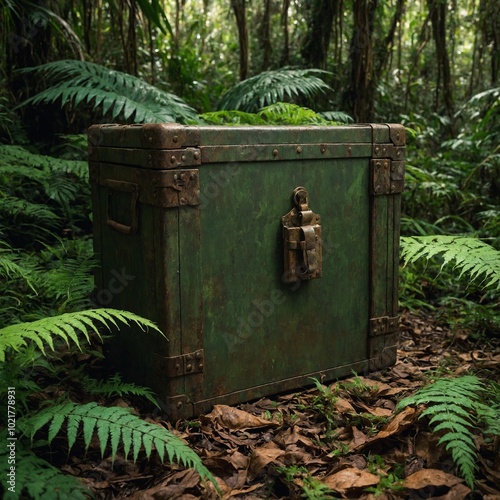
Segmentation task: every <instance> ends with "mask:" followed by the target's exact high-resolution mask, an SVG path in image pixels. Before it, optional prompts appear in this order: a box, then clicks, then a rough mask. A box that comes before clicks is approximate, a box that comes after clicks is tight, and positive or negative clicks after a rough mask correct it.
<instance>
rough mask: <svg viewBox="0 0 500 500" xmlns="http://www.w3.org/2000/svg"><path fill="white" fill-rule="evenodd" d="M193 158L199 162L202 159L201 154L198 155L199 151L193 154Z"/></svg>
mask: <svg viewBox="0 0 500 500" xmlns="http://www.w3.org/2000/svg"><path fill="white" fill-rule="evenodd" d="M193 158H194V159H195V160H199V159H200V153H198V151H195V152H194V153H193Z"/></svg>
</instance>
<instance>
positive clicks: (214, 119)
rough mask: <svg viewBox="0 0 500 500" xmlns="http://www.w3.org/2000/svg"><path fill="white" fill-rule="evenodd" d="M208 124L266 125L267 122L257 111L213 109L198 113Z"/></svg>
mask: <svg viewBox="0 0 500 500" xmlns="http://www.w3.org/2000/svg"><path fill="white" fill-rule="evenodd" d="M198 118H199V119H200V120H202V121H203V122H204V123H206V124H208V125H265V124H266V122H265V121H264V120H263V119H262V118H260V117H259V116H258V115H256V114H255V113H245V112H244V111H237V110H222V111H211V112H208V113H203V114H202V115H198Z"/></svg>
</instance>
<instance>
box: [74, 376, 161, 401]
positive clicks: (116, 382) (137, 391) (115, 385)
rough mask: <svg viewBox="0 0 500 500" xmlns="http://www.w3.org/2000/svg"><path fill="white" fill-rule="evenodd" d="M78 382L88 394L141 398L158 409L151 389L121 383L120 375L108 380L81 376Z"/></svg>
mask: <svg viewBox="0 0 500 500" xmlns="http://www.w3.org/2000/svg"><path fill="white" fill-rule="evenodd" d="M80 382H81V384H82V386H83V388H84V389H85V391H86V392H88V393H89V394H94V395H103V396H106V397H110V396H113V395H116V396H125V395H130V394H132V395H134V396H142V397H145V398H146V399H148V400H149V401H150V402H151V403H153V404H154V405H155V406H156V407H157V408H159V406H158V403H157V402H156V399H155V398H154V393H153V391H151V389H148V388H147V387H141V386H138V385H135V384H133V383H130V382H123V381H122V379H121V377H120V375H118V374H115V375H113V377H111V378H110V379H108V380H95V379H93V378H90V377H87V376H83V377H81V378H80Z"/></svg>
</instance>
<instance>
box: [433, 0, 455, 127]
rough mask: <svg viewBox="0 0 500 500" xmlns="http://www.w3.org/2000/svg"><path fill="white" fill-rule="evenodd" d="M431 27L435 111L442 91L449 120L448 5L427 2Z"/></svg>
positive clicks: (444, 2)
mask: <svg viewBox="0 0 500 500" xmlns="http://www.w3.org/2000/svg"><path fill="white" fill-rule="evenodd" d="M427 5H428V8H429V15H430V19H431V26H432V36H433V38H434V44H435V47H436V61H437V69H438V74H437V80H438V82H439V84H438V85H437V86H436V111H438V108H439V91H440V88H441V87H442V89H443V102H444V106H445V110H446V115H447V116H448V117H449V118H451V117H452V116H453V114H454V111H453V109H454V105H453V88H452V83H451V69H450V59H449V56H448V50H447V46H446V10H447V8H448V5H447V3H446V1H444V0H427Z"/></svg>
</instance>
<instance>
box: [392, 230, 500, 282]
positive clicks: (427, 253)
mask: <svg viewBox="0 0 500 500" xmlns="http://www.w3.org/2000/svg"><path fill="white" fill-rule="evenodd" d="M401 247H402V251H401V255H402V258H403V260H404V263H405V265H406V264H408V263H412V262H415V261H417V260H419V259H421V258H426V259H431V258H433V257H436V256H440V257H441V258H442V260H443V261H442V266H441V267H444V266H445V265H447V264H448V263H450V262H454V263H455V268H457V269H460V276H462V275H463V274H468V275H469V277H470V279H471V281H474V280H475V281H480V283H481V284H482V286H484V287H494V288H496V290H500V252H499V251H498V250H496V249H495V248H493V247H492V246H491V245H488V244H487V243H484V242H483V241H481V240H479V239H477V238H470V237H462V236H450V235H436V236H410V237H402V238H401Z"/></svg>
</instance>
